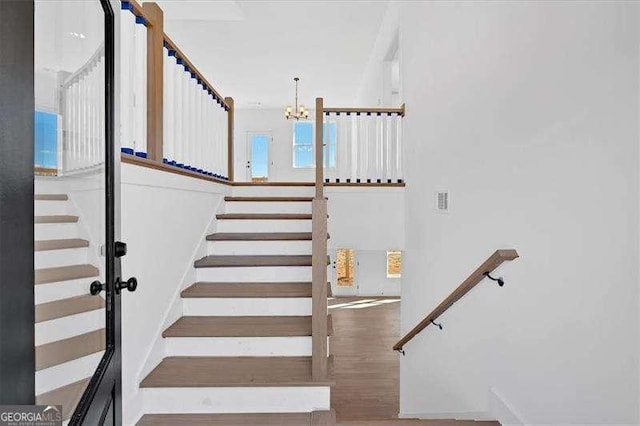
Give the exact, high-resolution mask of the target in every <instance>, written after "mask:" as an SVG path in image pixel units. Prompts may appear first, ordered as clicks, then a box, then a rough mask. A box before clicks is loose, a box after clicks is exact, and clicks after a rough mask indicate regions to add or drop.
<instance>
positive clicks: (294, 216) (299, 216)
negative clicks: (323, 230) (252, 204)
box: [216, 213, 311, 220]
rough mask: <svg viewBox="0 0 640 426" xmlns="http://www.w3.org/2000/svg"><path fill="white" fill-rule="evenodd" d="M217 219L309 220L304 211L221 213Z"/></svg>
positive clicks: (308, 215) (309, 217)
mask: <svg viewBox="0 0 640 426" xmlns="http://www.w3.org/2000/svg"><path fill="white" fill-rule="evenodd" d="M216 218H217V219H221V220H224V219H228V220H311V214H306V213H222V214H218V215H216Z"/></svg>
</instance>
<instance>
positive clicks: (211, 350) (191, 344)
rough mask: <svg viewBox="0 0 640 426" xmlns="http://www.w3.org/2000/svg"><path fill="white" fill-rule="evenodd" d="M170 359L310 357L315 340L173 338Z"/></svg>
mask: <svg viewBox="0 0 640 426" xmlns="http://www.w3.org/2000/svg"><path fill="white" fill-rule="evenodd" d="M165 344H166V346H165V347H166V351H167V352H166V355H167V356H310V355H311V336H299V337H298V336H296V337H171V338H166V339H165Z"/></svg>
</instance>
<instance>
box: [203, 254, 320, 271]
mask: <svg viewBox="0 0 640 426" xmlns="http://www.w3.org/2000/svg"><path fill="white" fill-rule="evenodd" d="M194 266H195V267H196V268H216V267H251V266H311V255H306V254H305V255H244V256H243V255H211V256H205V257H203V258H202V259H199V260H197V261H196V262H195V264H194Z"/></svg>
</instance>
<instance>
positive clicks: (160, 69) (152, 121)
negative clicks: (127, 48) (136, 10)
mask: <svg viewBox="0 0 640 426" xmlns="http://www.w3.org/2000/svg"><path fill="white" fill-rule="evenodd" d="M142 10H143V11H144V14H145V18H146V19H147V157H148V158H150V159H152V160H154V161H159V162H160V163H162V155H163V147H162V138H163V136H162V124H163V104H162V102H163V87H164V75H163V74H164V62H163V60H164V58H163V55H164V52H163V47H164V16H163V12H162V9H161V8H160V6H158V5H157V4H156V3H153V2H149V3H143V4H142Z"/></svg>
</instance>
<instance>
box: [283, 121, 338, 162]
mask: <svg viewBox="0 0 640 426" xmlns="http://www.w3.org/2000/svg"><path fill="white" fill-rule="evenodd" d="M314 132H315V130H314V125H313V123H312V122H308V121H299V122H296V123H294V126H293V167H297V168H298V167H299V168H303V167H314V163H315V158H314V156H315V154H314V150H313V144H314V139H315V133H314ZM327 138H328V143H327ZM324 140H325V144H326V146H325V148H324V163H325V167H327V164H328V167H335V166H336V162H337V155H336V123H325V124H324ZM327 161H328V163H327Z"/></svg>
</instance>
